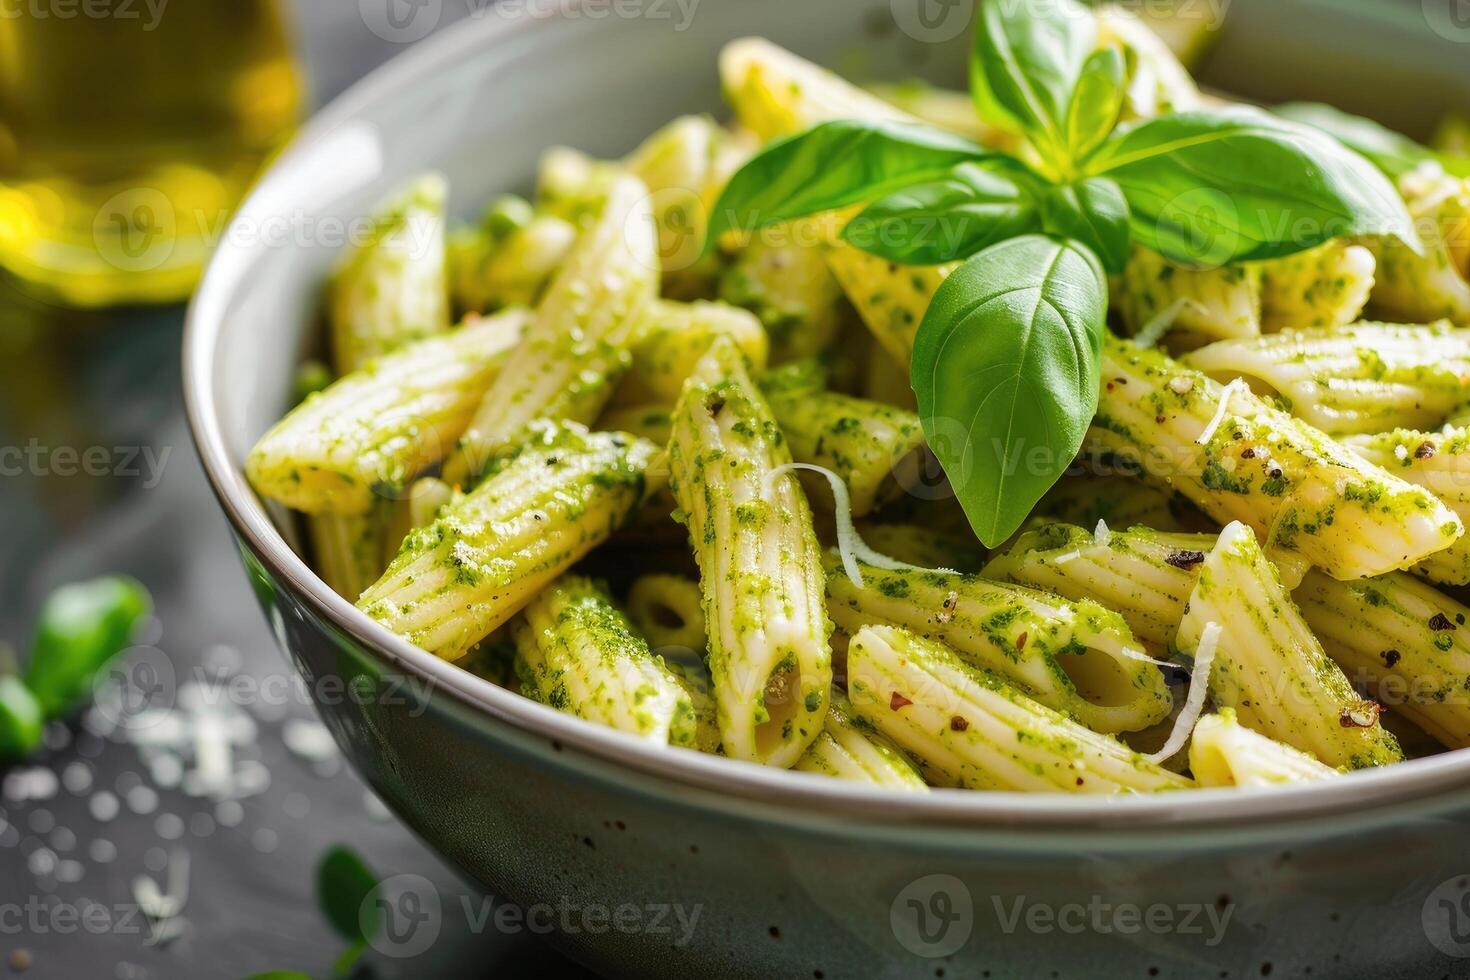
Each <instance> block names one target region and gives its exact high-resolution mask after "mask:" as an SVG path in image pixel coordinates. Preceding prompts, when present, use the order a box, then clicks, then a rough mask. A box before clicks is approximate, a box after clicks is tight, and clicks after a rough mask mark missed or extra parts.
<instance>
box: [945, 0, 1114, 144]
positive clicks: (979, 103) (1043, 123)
mask: <svg viewBox="0 0 1470 980" xmlns="http://www.w3.org/2000/svg"><path fill="white" fill-rule="evenodd" d="M1096 45H1097V18H1096V17H1095V15H1094V14H1093V13H1092V11H1090V10H1088V9H1087V8H1086V7H1084V6H1082V5H1081V4H1079V3H1077V2H1075V0H1022V2H1018V0H986V2H985V3H983V4H981V7H980V20H979V24H978V25H977V26H976V29H975V43H974V46H973V47H972V48H971V51H970V92H971V94H972V95H973V97H974V99H975V105H976V107H977V108H978V109H979V110H980V115H981V116H982V117H983V118H984V119H986V120H987V121H989V122H991V123H993V124H995V125H997V126H1000V127H1002V128H1004V129H1009V130H1011V131H1013V132H1018V133H1023V134H1025V135H1027V136H1029V137H1031V141H1032V142H1033V143H1034V144H1036V147H1037V149H1038V150H1040V151H1041V153H1042V155H1043V156H1044V157H1046V158H1047V159H1048V160H1049V161H1051V162H1057V159H1056V158H1057V157H1058V156H1059V155H1061V154H1063V153H1065V147H1066V138H1065V135H1064V127H1065V123H1066V118H1067V107H1068V106H1069V105H1070V104H1071V101H1072V93H1073V92H1074V91H1075V90H1076V88H1077V80H1078V77H1079V76H1080V75H1081V74H1082V66H1083V63H1084V62H1086V60H1087V55H1088V52H1090V51H1092V49H1093V48H1094V47H1096Z"/></svg>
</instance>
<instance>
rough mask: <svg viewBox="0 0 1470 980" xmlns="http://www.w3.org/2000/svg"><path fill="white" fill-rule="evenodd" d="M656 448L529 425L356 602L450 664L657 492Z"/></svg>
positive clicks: (574, 428) (577, 429)
mask: <svg viewBox="0 0 1470 980" xmlns="http://www.w3.org/2000/svg"><path fill="white" fill-rule="evenodd" d="M657 451H658V450H657V447H655V446H654V445H653V444H652V443H648V442H645V441H643V440H640V439H635V438H633V437H631V436H627V435H623V434H618V433H607V432H598V433H589V432H588V431H587V430H586V429H584V428H583V427H581V426H578V425H575V424H555V423H535V424H533V425H532V426H531V427H530V428H529V429H528V430H527V431H526V440H525V442H524V444H523V445H522V447H521V448H520V450H519V451H518V452H516V453H515V454H513V455H509V456H505V457H502V458H500V459H498V460H497V461H496V463H495V465H494V466H493V467H492V468H491V471H490V472H489V473H488V475H487V476H486V477H485V479H484V480H483V481H482V482H481V483H480V485H479V486H477V487H476V488H475V489H474V490H473V491H472V492H471V493H469V494H468V495H466V496H465V497H463V498H462V499H460V500H458V501H457V502H455V503H454V504H452V505H451V506H449V507H447V508H446V509H445V510H444V511H443V512H441V513H440V515H439V517H438V518H437V519H436V520H435V521H434V523H432V524H430V525H429V526H428V527H425V528H421V529H419V530H418V531H415V532H414V533H413V534H411V535H409V537H408V539H407V540H406V541H405V542H404V544H403V549H402V551H400V552H399V554H398V557H397V558H395V559H394V560H393V563H392V564H391V565H389V566H388V570H387V571H386V572H384V573H383V577H382V578H380V579H379V580H378V581H377V582H376V583H375V584H374V585H373V586H372V587H371V588H369V589H368V590H367V591H366V592H364V593H363V595H362V597H361V598H360V599H358V602H357V606H358V608H359V609H361V610H362V611H363V612H365V613H367V614H368V615H369V616H371V617H372V618H373V619H375V620H377V621H378V622H379V623H381V624H382V625H383V626H385V627H386V628H388V629H390V630H392V631H393V632H395V633H397V634H399V635H400V636H402V637H404V638H405V639H407V640H408V641H409V642H411V643H415V644H417V645H418V646H420V647H423V648H424V649H425V650H428V651H429V652H431V653H434V654H437V655H438V656H440V657H443V658H444V659H446V660H455V659H458V658H459V657H460V656H462V655H463V654H464V652H465V651H466V650H468V649H469V648H470V647H471V646H473V645H474V644H475V643H477V642H478V641H479V640H480V639H482V638H483V637H485V636H486V635H488V634H489V633H490V632H491V631H492V630H494V629H495V628H496V627H497V626H499V625H500V624H502V623H504V622H505V621H506V620H508V619H509V618H510V617H511V616H513V615H514V614H515V613H516V612H518V611H519V610H520V609H521V607H522V606H524V605H525V604H526V603H527V602H529V601H530V600H531V598H532V597H533V596H535V595H536V593H537V592H539V591H540V590H541V589H542V588H543V587H544V586H545V585H546V584H547V583H548V582H550V581H551V580H552V579H554V578H556V576H557V575H559V574H561V573H562V572H563V571H565V570H566V569H567V568H568V567H569V566H570V565H572V564H573V563H574V562H576V561H577V559H579V558H581V557H582V556H583V555H585V554H586V553H587V552H588V551H590V550H592V548H594V547H596V546H597V545H598V544H599V543H601V542H602V541H603V540H605V539H606V538H607V537H608V536H609V535H610V534H612V532H613V531H615V530H617V528H618V527H619V526H620V525H621V524H622V523H623V522H624V521H625V520H627V519H628V518H629V517H630V516H631V515H632V513H633V512H634V511H635V510H636V509H637V507H638V505H639V504H640V503H642V502H643V500H644V498H645V497H646V496H647V494H648V492H649V490H650V489H651V485H655V482H656V481H655V480H654V478H653V474H652V473H651V472H650V464H651V463H652V462H653V460H654V457H655V455H656V454H657Z"/></svg>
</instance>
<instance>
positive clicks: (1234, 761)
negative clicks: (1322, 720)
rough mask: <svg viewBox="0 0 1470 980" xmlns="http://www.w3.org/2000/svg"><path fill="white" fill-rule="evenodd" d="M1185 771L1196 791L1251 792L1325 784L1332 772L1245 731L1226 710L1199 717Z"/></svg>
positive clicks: (1248, 730)
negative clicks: (1290, 785) (1202, 788)
mask: <svg viewBox="0 0 1470 980" xmlns="http://www.w3.org/2000/svg"><path fill="white" fill-rule="evenodd" d="M1189 769H1190V772H1191V773H1193V774H1194V778H1195V781H1196V782H1198V783H1199V785H1201V786H1206V787H1208V786H1244V787H1246V788H1249V789H1256V788H1259V787H1264V786H1279V785H1282V784H1285V783H1306V782H1312V781H1314V780H1318V779H1331V778H1332V777H1333V776H1336V775H1338V772H1337V770H1336V769H1333V768H1332V767H1331V766H1327V765H1323V764H1322V763H1320V762H1318V761H1317V760H1316V759H1314V758H1312V757H1311V756H1310V755H1308V754H1307V753H1305V752H1301V751H1298V750H1297V749H1294V748H1292V747H1291V746H1290V745H1284V744H1282V743H1281V742H1278V741H1276V740H1274V739H1269V738H1267V737H1266V736H1264V735H1260V734H1258V733H1256V732H1253V731H1251V730H1250V729H1249V728H1246V727H1245V726H1244V725H1242V724H1241V723H1240V722H1239V721H1238V720H1237V718H1236V716H1235V712H1234V711H1233V710H1232V709H1230V708H1221V709H1220V712H1219V714H1213V715H1205V716H1204V717H1203V718H1201V719H1200V720H1199V721H1198V722H1197V723H1196V724H1195V726H1194V734H1193V735H1192V736H1191V737H1190V740H1189Z"/></svg>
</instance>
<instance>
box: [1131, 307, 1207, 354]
mask: <svg viewBox="0 0 1470 980" xmlns="http://www.w3.org/2000/svg"><path fill="white" fill-rule="evenodd" d="M1193 304H1194V300H1192V299H1189V298H1188V297H1186V296H1181V297H1179V298H1178V299H1176V300H1175V301H1174V302H1172V303H1170V304H1169V305H1168V306H1166V307H1164V308H1163V309H1162V310H1160V311H1159V312H1157V313H1155V314H1154V315H1153V316H1152V317H1150V318H1149V320H1148V322H1147V323H1145V324H1144V325H1143V326H1141V327H1139V328H1138V331H1137V332H1136V333H1134V335H1133V346H1135V347H1157V346H1158V345H1159V341H1161V340H1163V339H1164V335H1165V334H1166V333H1168V332H1169V331H1170V330H1173V329H1174V321H1176V320H1178V319H1179V314H1181V313H1183V312H1184V309H1185V307H1187V306H1191V305H1193Z"/></svg>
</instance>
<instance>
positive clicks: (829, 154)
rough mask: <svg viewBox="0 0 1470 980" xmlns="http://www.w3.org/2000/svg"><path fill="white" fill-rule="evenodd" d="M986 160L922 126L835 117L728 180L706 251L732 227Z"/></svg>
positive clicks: (970, 146) (863, 197) (821, 207)
mask: <svg viewBox="0 0 1470 980" xmlns="http://www.w3.org/2000/svg"><path fill="white" fill-rule="evenodd" d="M986 155H988V154H987V151H986V150H984V149H983V148H981V147H979V146H977V145H975V144H974V143H971V142H970V141H969V140H966V139H963V138H961V137H959V136H954V135H951V134H949V133H946V132H944V131H943V130H939V129H934V128H932V127H929V126H918V125H911V124H904V123H892V122H863V121H860V120H855V119H839V120H835V121H833V122H827V123H822V124H821V125H818V126H813V127H812V128H811V129H808V130H806V131H804V132H801V133H797V134H796V135H794V136H790V137H787V138H786V139H783V140H779V141H777V142H774V143H772V144H770V145H769V146H767V147H766V148H765V149H764V150H763V151H761V152H760V153H758V154H756V155H755V156H754V157H752V158H751V159H750V160H749V161H747V162H746V164H745V166H743V167H741V168H740V170H739V171H737V172H736V174H735V176H734V177H732V178H730V182H729V183H728V184H726V185H725V189H724V191H723V192H722V193H721V194H720V199H719V200H718V201H717V202H716V203H715V206H714V212H713V214H711V215H710V223H709V233H708V235H707V237H706V240H705V248H706V249H708V248H711V247H712V246H713V243H714V242H716V241H718V240H719V238H720V236H721V235H723V234H724V233H725V232H727V231H729V230H730V229H732V228H740V229H744V230H754V229H756V228H761V227H764V226H766V225H771V224H775V223H777V222H779V221H788V220H790V219H792V218H800V217H804V216H806V215H809V214H816V213H817V212H819V211H830V210H831V209H833V208H840V207H845V206H847V205H849V204H857V203H859V202H862V201H871V200H873V199H875V198H879V197H882V196H884V195H885V194H888V193H890V192H891V191H895V190H897V189H898V188H900V187H904V186H907V185H909V184H912V183H915V182H918V181H925V180H933V179H936V178H938V177H940V176H942V175H943V174H944V173H945V172H946V171H948V170H949V168H950V167H953V166H954V165H955V164H957V163H961V162H963V161H965V160H972V159H976V158H978V157H984V156H986Z"/></svg>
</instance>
